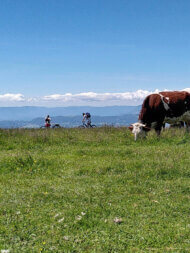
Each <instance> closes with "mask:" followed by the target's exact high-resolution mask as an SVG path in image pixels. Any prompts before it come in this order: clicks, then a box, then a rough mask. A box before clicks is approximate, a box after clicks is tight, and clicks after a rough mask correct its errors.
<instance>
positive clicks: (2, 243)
mask: <svg viewBox="0 0 190 253" xmlns="http://www.w3.org/2000/svg"><path fill="white" fill-rule="evenodd" d="M189 164H190V136H189V134H186V133H185V132H184V131H183V130H166V131H165V132H164V133H163V134H162V136H161V138H160V139H157V138H156V136H155V134H154V133H152V132H151V133H150V134H149V136H148V138H147V139H146V140H142V141H141V140H139V141H137V142H134V139H133V136H132V135H131V133H130V132H129V131H127V130H126V128H117V129H116V128H111V127H104V128H98V129H89V130H88V129H56V130H53V129H50V130H1V131H0V220H1V222H0V249H10V252H151V251H154V252H167V251H168V252H189V251H190V240H189V232H190V231H189V230H190V220H189V201H190V194H189V193H190V187H189V186H190V184H189V183H190V180H189V179H190V169H189ZM116 217H117V218H119V219H122V222H121V223H119V222H118V223H117V222H114V219H115V218H116Z"/></svg>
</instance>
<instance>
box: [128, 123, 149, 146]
mask: <svg viewBox="0 0 190 253" xmlns="http://www.w3.org/2000/svg"><path fill="white" fill-rule="evenodd" d="M128 128H129V129H130V130H131V132H132V133H133V134H134V136H135V141H136V140H137V137H139V136H141V137H144V136H145V134H146V132H147V130H150V128H148V127H146V125H145V124H142V123H140V122H137V123H134V124H131V126H129V127H128Z"/></svg>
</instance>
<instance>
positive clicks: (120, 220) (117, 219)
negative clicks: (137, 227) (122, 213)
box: [113, 217, 122, 224]
mask: <svg viewBox="0 0 190 253" xmlns="http://www.w3.org/2000/svg"><path fill="white" fill-rule="evenodd" d="M113 221H114V222H115V223H118V224H120V223H121V222H122V219H121V218H118V217H115V219H114V220H113Z"/></svg>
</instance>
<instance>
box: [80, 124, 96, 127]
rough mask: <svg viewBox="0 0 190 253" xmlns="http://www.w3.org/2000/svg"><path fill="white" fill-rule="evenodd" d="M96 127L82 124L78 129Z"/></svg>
mask: <svg viewBox="0 0 190 253" xmlns="http://www.w3.org/2000/svg"><path fill="white" fill-rule="evenodd" d="M96 127H97V126H96V125H92V124H85V123H83V125H80V126H79V127H78V128H96Z"/></svg>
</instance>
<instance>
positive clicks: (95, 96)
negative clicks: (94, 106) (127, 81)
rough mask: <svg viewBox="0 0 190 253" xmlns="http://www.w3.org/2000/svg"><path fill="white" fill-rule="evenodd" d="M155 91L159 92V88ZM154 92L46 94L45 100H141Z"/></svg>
mask: <svg viewBox="0 0 190 253" xmlns="http://www.w3.org/2000/svg"><path fill="white" fill-rule="evenodd" d="M154 92H158V91H157V90H156V91H154ZM151 93H153V92H150V91H147V90H137V91H134V92H123V93H95V92H86V93H78V94H71V93H66V94H52V95H49V96H44V97H43V100H45V101H58V102H108V101H109V102H111V101H112V102H119V101H123V102H124V101H125V102H126V103H127V102H131V101H139V100H143V99H144V98H145V97H146V96H147V95H149V94H151Z"/></svg>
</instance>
